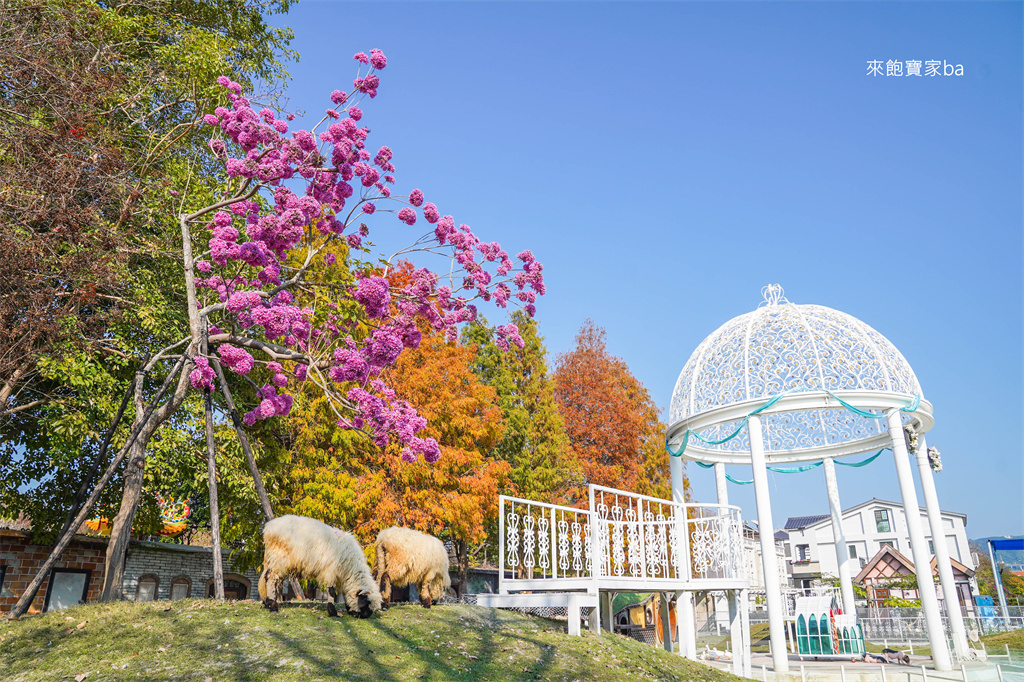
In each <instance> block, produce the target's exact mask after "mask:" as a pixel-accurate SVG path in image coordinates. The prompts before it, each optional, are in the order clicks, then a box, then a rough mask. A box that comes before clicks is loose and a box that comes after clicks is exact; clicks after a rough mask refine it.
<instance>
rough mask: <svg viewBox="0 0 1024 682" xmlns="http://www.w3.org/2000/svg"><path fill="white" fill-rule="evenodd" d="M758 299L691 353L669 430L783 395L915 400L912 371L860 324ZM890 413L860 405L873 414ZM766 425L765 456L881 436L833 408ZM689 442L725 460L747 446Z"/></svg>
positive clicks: (879, 428) (876, 428) (787, 414)
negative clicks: (753, 306)
mask: <svg viewBox="0 0 1024 682" xmlns="http://www.w3.org/2000/svg"><path fill="white" fill-rule="evenodd" d="M762 294H763V295H764V298H765V300H764V302H763V303H762V304H761V305H760V306H759V307H758V308H757V309H756V310H754V311H752V312H749V313H746V314H745V315H740V316H739V317H735V318H733V319H731V320H729V321H728V322H726V323H725V324H723V325H722V326H721V327H719V328H718V329H717V330H716V331H714V332H713V333H712V334H711V335H710V336H708V337H707V338H706V339H704V341H703V342H702V343H701V344H700V345H699V346H698V347H697V349H696V350H695V351H694V352H693V355H691V356H690V359H689V360H688V361H687V363H686V365H685V366H684V367H683V371H682V372H681V373H680V374H679V379H678V380H677V381H676V386H675V391H674V392H673V394H672V404H671V408H670V420H669V421H670V424H672V425H673V426H674V427H676V426H680V425H683V423H690V424H696V423H697V422H700V421H701V420H700V419H696V420H695V418H699V417H700V415H702V414H705V413H708V412H712V411H716V412H721V411H722V410H720V408H724V407H727V406H729V405H733V404H737V403H746V404H747V405H748V406H750V409H749V410H747V411H746V412H744V414H746V413H747V412H749V411H750V410H753V409H755V408H756V407H757V406H758V405H757V404H754V402H756V401H761V403H763V402H765V401H768V400H769V399H771V398H773V397H775V396H778V395H780V394H784V393H787V392H790V393H798V392H810V391H818V392H828V393H831V394H846V395H851V394H856V395H859V396H863V395H870V394H864V393H863V392H865V391H867V392H878V393H879V394H880V395H881V394H888V395H889V396H892V395H893V394H898V395H901V396H921V387H920V384H919V383H918V381H917V377H916V376H915V375H914V371H913V370H912V369H911V367H910V364H909V363H908V362H907V361H906V359H905V358H904V357H903V355H902V354H901V353H900V352H899V351H898V350H897V349H896V347H895V346H894V345H893V344H892V343H890V342H889V340H888V339H886V338H885V337H884V336H882V335H881V334H880V333H878V332H877V331H875V330H874V329H872V328H871V327H869V326H868V325H866V324H865V323H863V322H861V321H860V320H858V319H856V318H855V317H853V316H851V315H847V314H846V313H842V312H839V311H838V310H833V309H832V308H826V307H824V306H818V305H797V304H794V303H790V302H789V301H787V300H786V299H785V298H784V297H783V296H782V288H781V287H779V286H778V285H769V286H767V287H765V288H764V289H763V290H762ZM851 392H855V393H851ZM826 399H827V398H826ZM751 401H754V402H751ZM887 406H888V403H884V402H883V404H878V405H877V406H874V405H870V404H868V405H865V404H863V403H862V404H861V405H860V407H862V408H864V409H872V408H873V407H874V408H877V409H878V410H881V409H883V408H885V407H887ZM779 407H782V405H781V404H780V406H779ZM929 407H930V406H929ZM929 411H930V409H929ZM727 412H728V411H725V412H724V413H727ZM879 413H880V412H879ZM738 423H739V422H738V421H735V420H733V421H732V422H731V423H721V422H716V423H715V425H716V428H713V429H709V430H708V431H706V432H702V435H704V436H705V437H706V438H708V439H709V440H715V439H721V438H723V437H724V435H727V434H728V433H730V432H731V431H732V430H735V429H736V428H737V424H738ZM764 425H765V450H766V452H767V453H769V454H770V453H771V452H773V451H774V452H778V453H780V454H781V453H782V452H789V453H794V452H796V451H800V450H804V449H812V450H821V449H823V448H824V449H827V448H828V446H830V445H839V444H842V443H851V442H853V441H858V440H863V439H865V438H866V437H870V436H875V435H881V434H882V433H883V431H884V429H885V423H884V420H874V419H869V418H865V417H863V416H858V415H856V414H854V413H852V412H850V411H848V410H845V409H843V408H842V407H841V405H840V404H839V403H838V402H831V403H830V404H829V406H828V408H827V409H803V410H792V409H790V410H786V411H780V413H778V414H771V415H768V414H766V415H765V418H764ZM674 431H675V432H677V433H678V429H674V428H671V427H670V438H671V437H673V435H674V433H673V432H674ZM744 431H745V430H744ZM872 440H873V439H872ZM691 442H692V441H691ZM694 445H696V446H697V448H698V449H706V450H712V451H721V452H723V453H726V452H736V451H739V450H742V451H746V450H747V448H748V446H747V438H746V434H745V433H744V434H742V435H741V437H738V438H735V439H733V440H731V441H729V442H726V443H723V444H721V445H707V444H703V443H694ZM847 449H849V448H847ZM854 450H856V449H854Z"/></svg>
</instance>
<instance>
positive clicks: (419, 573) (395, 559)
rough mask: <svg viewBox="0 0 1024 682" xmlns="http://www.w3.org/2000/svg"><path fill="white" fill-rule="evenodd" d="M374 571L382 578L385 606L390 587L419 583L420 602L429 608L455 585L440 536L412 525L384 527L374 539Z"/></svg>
mask: <svg viewBox="0 0 1024 682" xmlns="http://www.w3.org/2000/svg"><path fill="white" fill-rule="evenodd" d="M374 549H375V550H376V556H375V557H374V561H373V575H374V577H376V578H377V579H378V580H379V581H380V593H381V597H382V598H383V600H384V608H387V607H388V606H389V605H390V604H391V587H392V586H394V587H405V586H406V585H409V584H410V583H411V584H414V585H416V590H417V591H418V592H419V593H420V603H421V604H422V605H423V607H424V608H427V609H429V608H430V605H431V604H432V603H434V602H437V601H440V599H441V597H443V596H444V594H445V591H446V590H448V589H449V588H450V587H451V586H452V579H451V576H449V575H448V551H447V550H445V548H444V545H443V544H442V543H441V541H440V540H438V539H437V538H435V537H433V536H431V535H427V534H426V533H421V532H419V531H418V530H413V529H411V528H401V527H393V528H385V529H384V530H382V531H381V532H380V533H378V534H377V541H376V542H375V543H374Z"/></svg>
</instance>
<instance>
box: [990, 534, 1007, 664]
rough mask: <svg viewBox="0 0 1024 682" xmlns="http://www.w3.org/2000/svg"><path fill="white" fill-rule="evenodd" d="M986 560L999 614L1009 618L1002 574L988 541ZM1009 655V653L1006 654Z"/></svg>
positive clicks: (993, 550)
mask: <svg viewBox="0 0 1024 682" xmlns="http://www.w3.org/2000/svg"><path fill="white" fill-rule="evenodd" d="M988 560H989V562H991V564H992V576H993V578H994V579H995V583H996V594H998V595H999V608H1000V609H1001V611H1000V612H999V613H1000V614H1001V616H1002V617H1003V618H1009V617H1010V611H1009V609H1008V608H1007V607H1006V592H1004V591H1003V572H1002V571H1001V570H1000V568H999V562H998V561H996V553H995V549H993V547H992V541H991V540H989V541H988ZM1007 653H1009V652H1007Z"/></svg>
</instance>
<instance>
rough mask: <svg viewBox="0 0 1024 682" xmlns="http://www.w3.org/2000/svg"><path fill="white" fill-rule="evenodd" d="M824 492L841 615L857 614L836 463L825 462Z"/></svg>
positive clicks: (827, 460) (831, 461) (829, 460)
mask: <svg viewBox="0 0 1024 682" xmlns="http://www.w3.org/2000/svg"><path fill="white" fill-rule="evenodd" d="M824 468H825V490H826V491H827V492H828V508H829V510H830V511H831V512H832V535H833V536H835V540H836V564H837V565H838V567H839V592H840V595H841V596H842V600H843V613H852V614H856V613H857V606H856V604H855V603H854V601H853V577H852V576H851V575H850V563H851V560H850V554H849V550H847V548H846V533H844V532H843V507H842V505H840V504H839V482H838V481H837V480H836V463H835V462H834V461H833V460H831V459H826V460H825V467H824Z"/></svg>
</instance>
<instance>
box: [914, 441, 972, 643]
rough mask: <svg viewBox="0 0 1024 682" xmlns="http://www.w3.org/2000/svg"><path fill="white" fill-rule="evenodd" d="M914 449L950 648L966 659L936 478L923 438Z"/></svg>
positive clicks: (958, 600) (965, 632)
mask: <svg viewBox="0 0 1024 682" xmlns="http://www.w3.org/2000/svg"><path fill="white" fill-rule="evenodd" d="M918 442H919V443H920V445H919V446H918V448H917V471H918V474H919V475H920V477H921V492H922V493H923V494H924V507H925V509H926V510H927V511H928V525H929V526H931V530H932V545H933V546H934V547H935V564H936V565H937V566H938V569H939V582H940V583H942V596H943V599H944V600H945V602H946V615H947V616H948V617H949V626H950V629H951V630H952V631H953V647H954V648H955V649H956V655H957V658H959V659H960V660H964V659H965V658H966V657H967V654H968V650H969V645H968V644H967V628H966V627H964V615H963V612H962V611H961V610H960V595H959V594H958V593H957V590H956V580H954V579H953V565H952V564H951V563H950V561H949V546H948V545H946V530H945V528H944V527H943V525H942V511H941V508H940V507H939V496H938V494H937V493H936V492H935V478H934V476H933V474H932V466H931V462H929V461H928V443H927V441H925V438H924V436H923V435H922V436H921V437H920V438H919V439H918Z"/></svg>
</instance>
